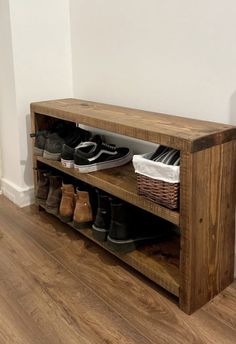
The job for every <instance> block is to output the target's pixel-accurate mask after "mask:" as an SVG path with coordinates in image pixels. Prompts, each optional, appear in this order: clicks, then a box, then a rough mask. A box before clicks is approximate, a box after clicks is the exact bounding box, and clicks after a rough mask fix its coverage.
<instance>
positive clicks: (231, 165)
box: [180, 141, 236, 313]
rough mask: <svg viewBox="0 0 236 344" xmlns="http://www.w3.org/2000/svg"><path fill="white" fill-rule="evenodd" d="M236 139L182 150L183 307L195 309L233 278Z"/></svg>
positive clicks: (185, 309) (181, 293) (181, 264)
mask: <svg viewBox="0 0 236 344" xmlns="http://www.w3.org/2000/svg"><path fill="white" fill-rule="evenodd" d="M235 147H236V145H235V141H232V142H228V143H225V144H223V145H218V146H215V147H213V148H210V149H207V150H204V151H201V152H197V153H194V154H188V153H183V154H182V156H181V194H180V199H181V209H180V226H181V230H182V233H181V234H182V235H181V255H180V273H181V281H180V307H181V308H182V309H183V310H184V311H185V312H187V313H192V312H193V311H195V310H196V309H198V308H199V307H201V306H202V305H203V304H205V303H206V302H207V301H209V300H210V299H211V298H213V297H214V296H215V295H216V294H217V293H219V292H220V291H222V290H223V289H224V288H225V287H226V286H228V285H229V284H230V283H231V282H232V281H233V273H234V235H235V234H234V233H235V197H236V192H235V191H236V189H235V186H236V183H235V168H236V149H235Z"/></svg>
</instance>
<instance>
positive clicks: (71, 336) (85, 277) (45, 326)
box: [0, 196, 236, 344]
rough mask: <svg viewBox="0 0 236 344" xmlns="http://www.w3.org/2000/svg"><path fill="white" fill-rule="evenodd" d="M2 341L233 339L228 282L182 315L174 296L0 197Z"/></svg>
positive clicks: (233, 292)
mask: <svg viewBox="0 0 236 344" xmlns="http://www.w3.org/2000/svg"><path fill="white" fill-rule="evenodd" d="M199 278H200V276H199ZM6 343H9V344H14V343H20V344H31V343H32V344H38V343H42V344H48V343H50V344H51V343H53V344H54V343H55V344H60V343H61V344H72V343H73V344H74V343H75V344H83V343H91V344H100V343H107V344H112V343H119V344H123V343H124V344H129V343H138V344H146V343H147V344H148V343H155V344H162V343H166V344H172V343H179V344H184V343H187V344H190V343H196V344H201V343H207V344H208V343H212V344H213V343H214V344H217V343H219V344H227V343H236V282H235V283H234V284H233V285H231V286H230V287H228V288H227V289H226V290H225V291H224V292H223V293H221V294H220V295H219V296H217V297H216V298H215V299H214V300H213V301H212V302H210V303H209V304H207V305H206V306H205V307H203V308H202V309H201V310H199V311H198V312H196V313H194V314H193V315H191V316H188V315H186V314H184V313H182V312H181V311H180V310H179V309H178V306H177V304H176V299H174V298H173V297H171V296H170V295H168V294H167V293H165V292H164V291H163V290H161V289H160V288H158V287H156V286H155V285H154V284H152V283H151V282H149V281H148V280H147V279H145V278H144V277H142V276H141V275H139V274H137V273H136V272H134V271H133V270H131V269H130V268H128V267H127V266H126V265H125V264H123V263H121V262H120V261H119V260H118V259H116V258H114V257H113V256H112V255H110V254H109V253H107V252H104V251H103V249H101V248H100V247H98V246H97V245H96V244H94V243H92V242H90V241H88V240H87V239H84V238H83V237H82V236H81V235H80V234H79V233H77V232H75V231H74V230H73V229H71V228H67V226H66V225H63V224H62V223H60V222H59V220H57V219H55V218H53V216H51V215H48V214H47V213H45V212H43V211H41V212H39V211H38V210H37V208H36V207H34V206H31V207H26V208H24V209H19V208H17V207H16V206H14V205H13V204H12V203H11V202H9V201H8V200H6V199H5V198H4V197H3V196H0V344H6Z"/></svg>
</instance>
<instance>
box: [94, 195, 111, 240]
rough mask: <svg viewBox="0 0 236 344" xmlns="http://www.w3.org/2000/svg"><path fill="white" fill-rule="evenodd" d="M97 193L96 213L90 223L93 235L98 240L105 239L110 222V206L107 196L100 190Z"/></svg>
mask: <svg viewBox="0 0 236 344" xmlns="http://www.w3.org/2000/svg"><path fill="white" fill-rule="evenodd" d="M96 193H97V204H98V207H97V213H96V217H95V221H94V223H93V225H92V233H93V237H94V238H95V239H96V240H98V241H106V239H107V235H108V233H109V228H110V223H111V206H110V200H109V196H108V195H107V194H106V193H105V192H103V191H101V190H98V189H97V190H96Z"/></svg>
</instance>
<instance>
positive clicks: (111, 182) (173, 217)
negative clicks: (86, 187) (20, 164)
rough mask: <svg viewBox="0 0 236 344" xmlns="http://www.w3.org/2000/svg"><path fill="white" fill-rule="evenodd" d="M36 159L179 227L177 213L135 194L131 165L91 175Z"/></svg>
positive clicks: (39, 158) (52, 162) (40, 158)
mask: <svg viewBox="0 0 236 344" xmlns="http://www.w3.org/2000/svg"><path fill="white" fill-rule="evenodd" d="M36 159H37V161H39V162H41V163H43V164H45V165H48V166H50V167H53V168H55V169H57V170H59V171H61V172H63V173H65V174H68V175H70V176H72V177H73V178H76V179H79V180H82V181H83V182H85V183H88V184H90V185H93V186H95V187H98V188H100V189H102V190H104V191H106V192H108V193H110V194H112V195H114V196H116V197H119V198H120V199H123V200H124V201H127V202H129V203H131V204H133V205H135V206H137V207H139V208H142V209H144V210H147V211H149V212H150V213H152V214H155V215H157V216H159V217H161V218H163V219H165V220H167V221H169V222H171V223H173V224H175V225H177V226H178V225H179V218H180V216H179V212H178V211H175V210H170V209H168V208H166V207H164V206H161V205H159V204H157V203H154V202H151V201H149V200H147V199H145V198H144V197H142V196H139V195H138V194H137V183H136V176H135V173H134V168H133V166H132V165H131V164H127V165H124V166H121V167H115V168H111V169H107V170H103V171H98V172H93V173H79V172H77V170H75V169H74V168H65V167H63V166H62V164H61V162H60V161H54V160H48V159H45V158H43V157H40V156H37V158H36Z"/></svg>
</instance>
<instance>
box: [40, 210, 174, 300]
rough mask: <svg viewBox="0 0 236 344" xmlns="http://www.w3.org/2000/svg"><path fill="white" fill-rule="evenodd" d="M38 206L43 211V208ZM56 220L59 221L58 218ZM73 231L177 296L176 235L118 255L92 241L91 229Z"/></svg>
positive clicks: (105, 245) (96, 241)
mask: <svg viewBox="0 0 236 344" xmlns="http://www.w3.org/2000/svg"><path fill="white" fill-rule="evenodd" d="M40 206H41V207H42V208H44V209H45V207H44V206H42V205H40ZM52 216H55V215H52ZM57 218H58V220H60V219H59V217H58V216H57ZM67 225H69V226H70V227H72V228H74V227H73V223H68V224H65V226H67ZM74 229H75V230H76V231H78V232H79V233H81V234H82V235H84V236H85V237H86V238H89V239H90V240H92V241H93V242H95V243H96V244H98V245H99V246H101V247H103V248H104V249H105V250H107V251H109V252H110V253H112V254H113V255H115V256H116V257H118V258H119V259H121V260H122V261H123V262H125V263H127V264H128V265H130V266H131V267H133V268H134V269H135V270H137V271H139V272H141V273H142V274H143V275H145V276H146V277H148V278H149V279H150V280H152V281H153V282H155V283H156V284H158V285H159V286H161V287H163V288H164V289H166V290H167V291H169V292H171V293H172V294H174V295H176V296H179V279H180V273H179V252H180V243H179V237H178V236H177V235H176V234H173V237H171V238H169V239H168V240H163V241H161V242H159V243H155V244H152V245H146V246H142V247H140V248H138V249H136V250H134V251H132V252H129V253H119V252H114V251H112V250H111V249H110V248H109V246H108V244H107V243H106V242H100V241H98V240H96V239H94V237H93V235H92V231H91V229H89V228H88V229H83V230H78V229H76V228H74Z"/></svg>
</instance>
